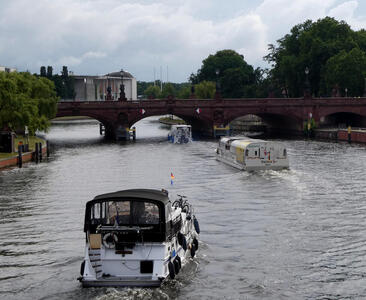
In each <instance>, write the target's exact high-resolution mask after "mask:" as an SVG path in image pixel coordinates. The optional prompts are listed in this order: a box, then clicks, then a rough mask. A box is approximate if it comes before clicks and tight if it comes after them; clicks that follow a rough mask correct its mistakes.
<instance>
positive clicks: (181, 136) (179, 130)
mask: <svg viewBox="0 0 366 300" xmlns="http://www.w3.org/2000/svg"><path fill="white" fill-rule="evenodd" d="M168 141H171V142H172V143H176V144H185V143H188V142H191V141H192V126H191V125H172V127H171V129H170V132H169V134H168Z"/></svg>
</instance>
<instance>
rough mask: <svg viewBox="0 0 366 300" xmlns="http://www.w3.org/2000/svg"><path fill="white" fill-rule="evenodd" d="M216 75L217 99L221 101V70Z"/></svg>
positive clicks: (217, 70)
mask: <svg viewBox="0 0 366 300" xmlns="http://www.w3.org/2000/svg"><path fill="white" fill-rule="evenodd" d="M215 73H216V92H215V99H216V100H218V99H221V91H220V83H219V74H220V70H219V69H216V71H215Z"/></svg>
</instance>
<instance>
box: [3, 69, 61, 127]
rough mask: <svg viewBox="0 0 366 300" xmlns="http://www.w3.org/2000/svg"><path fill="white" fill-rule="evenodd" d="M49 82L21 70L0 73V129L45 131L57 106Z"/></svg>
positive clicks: (51, 83) (51, 84) (54, 94)
mask: <svg viewBox="0 0 366 300" xmlns="http://www.w3.org/2000/svg"><path fill="white" fill-rule="evenodd" d="M57 100H58V98H57V97H56V92H55V87H54V84H53V82H52V81H50V80H48V79H47V78H44V77H38V76H34V75H31V74H29V73H27V72H25V73H5V72H1V73H0V128H6V127H8V128H10V129H12V130H16V129H19V128H24V126H28V128H29V131H30V133H31V134H34V133H35V131H36V130H47V128H48V127H49V126H50V122H49V119H51V118H54V116H55V115H56V109H57Z"/></svg>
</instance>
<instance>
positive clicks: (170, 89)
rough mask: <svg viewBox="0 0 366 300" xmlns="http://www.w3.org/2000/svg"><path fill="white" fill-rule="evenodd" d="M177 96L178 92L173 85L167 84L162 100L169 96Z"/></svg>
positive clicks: (164, 87)
mask: <svg viewBox="0 0 366 300" xmlns="http://www.w3.org/2000/svg"><path fill="white" fill-rule="evenodd" d="M175 95H176V90H175V88H174V86H173V84H171V83H169V82H168V83H165V84H164V85H163V90H162V92H161V98H168V97H169V96H172V97H174V96H175Z"/></svg>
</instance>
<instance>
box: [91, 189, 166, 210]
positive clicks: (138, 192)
mask: <svg viewBox="0 0 366 300" xmlns="http://www.w3.org/2000/svg"><path fill="white" fill-rule="evenodd" d="M118 198H120V199H124V198H141V199H148V200H155V201H158V202H162V203H164V205H165V204H166V203H168V202H169V201H170V200H169V197H168V191H166V190H154V189H129V190H123V191H117V192H113V193H106V194H101V195H98V196H96V197H94V199H93V200H91V201H88V202H87V206H88V205H91V204H92V203H94V202H103V201H108V200H111V199H114V200H115V199H118Z"/></svg>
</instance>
